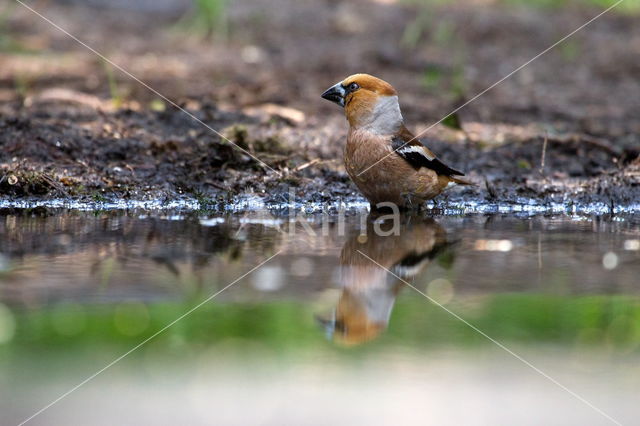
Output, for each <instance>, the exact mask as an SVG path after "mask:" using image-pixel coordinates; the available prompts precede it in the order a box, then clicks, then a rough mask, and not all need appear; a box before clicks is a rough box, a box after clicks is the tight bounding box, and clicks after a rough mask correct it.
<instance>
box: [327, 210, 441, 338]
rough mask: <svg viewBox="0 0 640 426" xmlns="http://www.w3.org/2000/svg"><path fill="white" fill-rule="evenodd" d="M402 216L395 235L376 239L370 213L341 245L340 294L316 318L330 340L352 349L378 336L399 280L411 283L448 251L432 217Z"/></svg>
mask: <svg viewBox="0 0 640 426" xmlns="http://www.w3.org/2000/svg"><path fill="white" fill-rule="evenodd" d="M395 217H396V218H398V220H399V218H400V217H401V216H395ZM402 218H403V219H404V221H403V222H402V223H398V232H396V233H390V234H389V235H386V234H385V235H381V233H380V232H376V228H375V227H376V226H377V225H376V223H377V221H378V220H379V218H377V217H375V216H371V215H370V216H369V217H368V218H367V224H366V231H364V230H357V232H354V234H353V235H351V237H350V238H349V239H347V241H346V242H345V244H344V246H343V247H342V252H341V254H340V268H339V275H338V283H339V285H340V287H341V293H340V296H339V298H338V301H337V303H336V305H335V308H334V309H333V310H332V312H331V314H330V315H329V316H325V317H321V316H316V319H317V321H318V322H319V323H320V324H321V325H322V327H323V328H324V330H325V333H326V334H327V337H328V338H330V339H331V340H333V341H334V342H336V343H338V344H343V345H346V346H353V345H359V344H362V343H365V342H368V341H371V340H374V339H376V338H377V337H379V336H380V335H381V334H382V333H383V331H384V330H385V329H386V328H387V326H388V323H389V318H390V316H391V311H392V309H393V305H394V303H395V300H396V297H397V296H398V294H399V293H400V290H401V289H402V288H403V287H404V286H405V283H404V282H403V281H405V282H411V281H412V280H413V279H414V278H415V277H416V276H417V275H419V274H420V273H421V272H422V270H424V269H425V268H426V267H428V265H429V264H431V262H432V261H433V260H434V259H436V258H441V257H444V254H445V253H448V252H449V251H450V250H451V247H452V244H451V243H449V242H448V241H447V235H446V231H445V230H444V228H442V226H440V225H439V224H438V222H436V221H435V220H434V219H432V218H429V217H419V216H415V217H413V216H402ZM383 226H388V224H385V225H383ZM363 231H364V232H363ZM389 271H391V273H390V272H389Z"/></svg>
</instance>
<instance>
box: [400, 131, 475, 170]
mask: <svg viewBox="0 0 640 426" xmlns="http://www.w3.org/2000/svg"><path fill="white" fill-rule="evenodd" d="M391 145H392V147H393V150H394V151H395V152H396V153H397V154H398V155H399V156H401V157H402V158H404V159H405V160H406V161H407V162H408V163H409V164H411V165H412V166H413V167H415V168H416V169H419V168H420V167H426V168H428V169H431V170H433V171H435V172H436V173H438V174H439V175H445V176H453V175H456V176H464V173H462V172H460V171H458V170H455V169H452V168H451V167H449V166H447V165H446V164H444V163H443V162H442V161H440V160H439V159H438V158H437V157H436V155H435V154H434V153H433V152H431V150H430V149H429V148H427V147H426V145H425V144H424V143H423V142H422V141H420V140H419V139H414V136H413V134H412V133H411V132H410V131H409V130H407V128H406V127H404V126H402V129H401V130H400V132H399V133H398V134H397V135H396V136H394V137H393V138H392V139H391Z"/></svg>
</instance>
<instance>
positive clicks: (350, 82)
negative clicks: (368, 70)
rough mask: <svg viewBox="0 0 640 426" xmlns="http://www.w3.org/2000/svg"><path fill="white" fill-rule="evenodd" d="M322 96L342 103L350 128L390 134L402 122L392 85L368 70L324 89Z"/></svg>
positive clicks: (339, 103) (396, 96)
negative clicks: (366, 72) (370, 73)
mask: <svg viewBox="0 0 640 426" xmlns="http://www.w3.org/2000/svg"><path fill="white" fill-rule="evenodd" d="M322 97H323V98H324V99H327V100H329V101H331V102H335V103H337V104H338V105H340V106H342V107H344V112H345V115H346V117H347V120H348V121H349V124H350V125H351V127H352V128H356V129H357V128H366V129H368V130H370V131H372V132H374V133H380V134H391V133H394V132H395V131H397V130H398V128H399V127H400V126H401V125H402V114H401V113H400V105H399V104H398V94H397V93H396V91H395V89H394V88H393V86H391V85H390V84H389V83H387V82H386V81H384V80H381V79H379V78H377V77H374V76H372V75H369V74H354V75H352V76H349V77H347V78H345V79H344V80H342V81H341V82H339V83H337V84H335V85H333V86H331V87H330V88H329V89H327V90H326V91H325V92H324V93H323V94H322Z"/></svg>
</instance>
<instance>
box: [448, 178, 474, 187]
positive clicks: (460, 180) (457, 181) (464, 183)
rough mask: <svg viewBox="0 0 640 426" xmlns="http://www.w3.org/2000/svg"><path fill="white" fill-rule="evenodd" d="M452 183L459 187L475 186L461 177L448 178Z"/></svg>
mask: <svg viewBox="0 0 640 426" xmlns="http://www.w3.org/2000/svg"><path fill="white" fill-rule="evenodd" d="M448 178H449V179H450V181H451V182H453V183H457V184H458V185H475V183H473V182H471V181H470V180H467V179H465V178H463V177H461V176H448Z"/></svg>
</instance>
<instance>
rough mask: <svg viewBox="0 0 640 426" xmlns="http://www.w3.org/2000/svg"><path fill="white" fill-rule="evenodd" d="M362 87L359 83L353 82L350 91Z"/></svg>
mask: <svg viewBox="0 0 640 426" xmlns="http://www.w3.org/2000/svg"><path fill="white" fill-rule="evenodd" d="M359 88H360V86H358V83H351V84H350V85H349V91H350V92H355V91H356V90H358V89H359Z"/></svg>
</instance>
